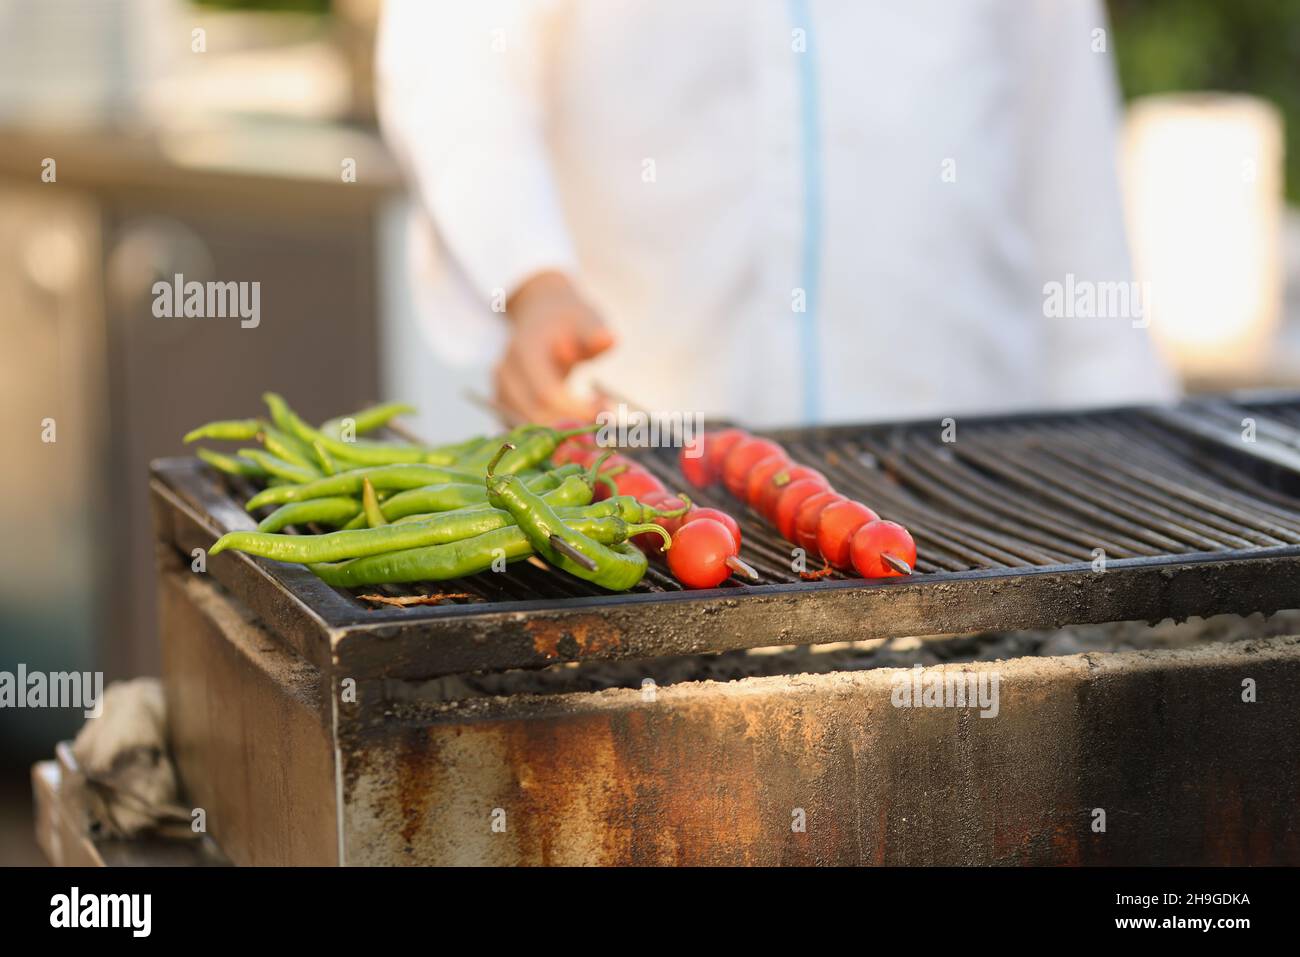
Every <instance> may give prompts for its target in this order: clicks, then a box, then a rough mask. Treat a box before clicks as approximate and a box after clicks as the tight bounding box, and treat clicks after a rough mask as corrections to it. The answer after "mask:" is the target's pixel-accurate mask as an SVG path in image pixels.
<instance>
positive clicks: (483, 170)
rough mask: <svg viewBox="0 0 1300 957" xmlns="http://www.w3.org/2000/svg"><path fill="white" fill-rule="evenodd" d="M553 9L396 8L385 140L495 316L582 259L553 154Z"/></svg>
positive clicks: (416, 0)
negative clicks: (549, 43) (549, 92)
mask: <svg viewBox="0 0 1300 957" xmlns="http://www.w3.org/2000/svg"><path fill="white" fill-rule="evenodd" d="M549 9H550V4H549V3H544V2H526V0H474V2H469V3H430V2H428V0H387V2H386V3H385V4H384V16H383V21H382V23H381V26H380V35H379V43H378V53H377V65H376V70H377V93H378V100H379V114H380V121H381V124H382V126H383V129H384V132H385V135H386V137H387V139H388V141H389V143H390V145H391V146H392V147H393V149H394V151H395V152H396V154H397V157H398V160H399V162H400V163H401V164H402V165H403V166H404V168H405V169H406V171H407V175H408V177H409V178H410V180H411V181H412V185H413V187H414V189H415V192H416V195H417V198H418V199H419V201H420V202H421V204H422V205H423V207H424V209H425V210H426V211H427V212H428V213H429V215H430V217H431V218H432V220H433V223H434V226H435V228H436V230H437V232H438V236H439V239H440V240H441V245H442V246H443V247H445V248H446V250H447V251H448V252H449V253H450V256H451V258H452V259H453V260H454V261H455V264H456V265H457V266H458V267H459V270H460V271H461V272H462V273H463V276H464V278H465V279H466V280H467V284H468V286H469V287H470V288H471V289H472V290H473V293H474V295H475V296H477V297H481V299H482V302H483V303H484V304H485V305H491V304H493V303H494V301H495V300H497V299H498V298H499V297H500V295H501V294H502V293H504V294H505V295H506V296H508V295H510V294H511V293H512V292H513V291H514V290H515V289H516V288H517V287H518V286H519V284H520V283H522V282H523V281H524V280H525V279H527V278H528V277H529V276H531V275H533V274H536V273H537V272H540V271H543V270H546V269H559V270H562V271H566V272H570V271H572V270H573V269H574V266H575V256H574V252H573V248H572V244H571V242H570V239H569V236H568V233H567V230H566V228H565V225H564V218H563V215H562V213H561V210H560V204H559V201H558V198H557V195H556V190H555V186H554V183H553V180H552V175H551V169H550V164H549V161H548V156H547V149H546V144H545V130H544V121H545V116H544V113H545V110H544V106H545V100H544V90H543V76H544V71H543V62H544V52H545V50H544V47H545V40H546V36H545V30H544V27H545V25H546V20H547V14H548V11H549Z"/></svg>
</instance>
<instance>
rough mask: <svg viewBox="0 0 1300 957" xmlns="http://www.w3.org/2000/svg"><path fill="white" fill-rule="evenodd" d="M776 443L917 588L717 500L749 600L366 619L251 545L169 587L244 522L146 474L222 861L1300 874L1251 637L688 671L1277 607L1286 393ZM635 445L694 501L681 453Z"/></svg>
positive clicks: (166, 617) (1286, 595) (164, 596)
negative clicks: (904, 700)
mask: <svg viewBox="0 0 1300 957" xmlns="http://www.w3.org/2000/svg"><path fill="white" fill-rule="evenodd" d="M772 435H773V437H774V438H776V439H778V440H779V441H780V442H782V444H784V445H785V446H786V448H787V449H788V450H789V451H790V453H791V454H792V455H793V456H794V457H796V458H798V459H799V460H801V461H803V462H806V463H808V464H811V465H815V466H817V467H818V468H820V469H822V470H823V471H825V472H826V473H827V475H828V476H829V477H830V478H831V479H832V481H833V482H834V483H835V484H836V486H837V487H839V488H840V489H841V490H842V491H844V492H846V493H848V494H850V495H853V496H856V497H859V498H861V499H863V500H864V501H867V502H869V503H871V504H872V505H873V506H874V507H876V508H878V510H879V511H881V512H882V513H883V514H885V515H887V516H889V517H894V518H898V519H900V520H902V521H903V522H905V523H906V524H907V525H908V526H909V527H910V528H911V529H912V531H913V533H914V534H915V537H916V538H917V540H918V544H919V547H920V560H919V562H918V572H919V573H918V574H916V575H913V576H911V577H910V578H907V579H891V580H888V581H880V582H864V581H861V580H859V579H854V578H844V577H842V576H838V575H837V576H832V577H831V578H829V579H826V580H819V581H811V582H808V581H801V580H800V579H799V578H798V576H797V575H795V574H794V573H793V571H792V570H791V562H790V558H791V556H790V546H789V545H788V544H787V543H785V542H782V541H780V540H779V539H778V538H776V536H775V535H774V533H773V532H772V530H771V529H770V528H769V527H768V526H767V525H766V523H764V522H762V521H761V520H759V519H757V518H756V517H755V516H752V515H748V514H746V513H744V511H743V509H742V508H741V507H740V505H739V504H738V503H737V502H735V501H733V500H731V499H730V498H729V497H728V496H727V495H726V493H725V492H716V491H709V492H706V493H703V494H701V495H700V496H699V498H700V500H701V501H703V502H704V503H706V504H709V505H717V506H721V507H723V508H725V509H727V510H728V511H730V512H732V513H733V514H735V515H736V516H737V517H738V518H740V520H741V523H742V526H743V529H744V535H745V548H744V553H745V556H746V558H747V559H748V560H749V561H750V562H751V563H752V564H753V565H754V566H755V567H756V568H757V569H758V571H759V574H760V576H761V578H760V581H759V582H758V583H757V584H753V585H738V584H732V585H729V586H728V587H725V588H719V589H716V590H713V591H696V592H690V591H682V590H680V589H679V588H677V586H676V585H675V584H674V583H673V581H672V580H671V579H669V578H668V577H667V576H666V575H665V574H663V573H662V571H661V570H656V571H652V572H651V574H650V575H649V576H648V577H647V579H646V581H645V582H644V583H643V584H642V586H641V587H640V588H638V589H637V590H636V591H635V592H632V593H629V594H623V595H608V594H603V593H597V592H594V591H593V590H591V589H589V588H588V587H587V586H585V585H584V584H583V583H581V582H578V581H575V580H573V579H571V578H569V577H567V576H564V575H561V574H559V573H556V572H552V571H549V570H547V569H546V568H544V567H532V566H527V565H524V566H520V565H516V566H513V567H512V570H511V571H510V573H509V574H506V575H480V576H477V577H475V578H473V579H470V580H465V581H456V582H446V583H443V584H442V585H441V586H440V587H441V588H442V589H444V590H445V591H448V592H467V593H470V594H471V595H472V596H473V597H472V598H471V599H470V600H467V601H463V602H456V603H451V604H448V605H446V606H435V607H413V608H389V607H384V608H380V609H373V610H372V609H370V608H368V607H366V606H365V605H364V603H362V602H360V601H358V597H357V595H355V594H353V593H350V592H346V591H336V590H334V589H332V588H329V587H327V586H325V585H323V584H321V583H320V582H319V581H318V580H317V579H316V578H315V577H314V576H313V575H312V574H311V573H310V572H308V571H307V570H306V569H305V568H302V567H301V566H297V565H286V564H279V563H276V562H269V561H264V560H261V559H254V558H250V557H247V556H244V555H241V554H238V553H223V554H221V555H218V556H216V557H215V558H214V559H212V560H211V561H210V562H209V564H208V567H207V571H208V573H209V574H206V575H196V574H193V573H192V571H191V566H190V562H191V554H192V552H193V550H194V549H196V548H206V547H207V546H209V545H210V544H211V543H212V541H213V539H214V537H215V536H216V535H218V534H220V533H222V532H224V531H227V530H231V529H236V528H248V527H250V526H251V525H252V519H251V518H250V517H249V516H248V515H247V514H246V513H245V512H244V510H243V508H242V503H243V502H244V501H246V500H247V497H248V495H249V494H250V493H251V491H252V489H251V488H250V487H247V486H241V485H238V484H226V483H225V481H224V480H222V479H220V478H218V477H217V476H215V475H214V474H213V473H211V472H210V471H208V470H206V469H204V468H202V467H200V466H199V465H198V463H197V462H195V461H193V460H183V459H175V460H169V461H164V462H159V463H157V464H156V465H155V467H154V475H153V479H152V489H153V501H154V505H155V516H156V534H157V538H158V541H159V545H160V548H159V594H160V612H161V629H160V632H161V635H162V640H163V649H162V650H163V672H164V682H165V686H166V688H167V707H168V723H169V726H170V733H171V739H172V741H171V744H172V751H173V753H174V755H175V757H176V762H177V767H178V772H179V775H180V778H181V781H182V782H183V784H184V787H185V790H186V793H187V798H188V800H190V801H191V802H193V805H194V806H196V807H203V808H205V809H206V810H207V812H208V822H209V827H210V831H211V833H212V835H213V836H214V838H215V839H216V841H217V843H218V844H219V845H220V847H221V848H222V850H223V851H224V852H225V853H226V854H227V855H228V856H229V857H230V859H231V860H232V861H234V862H236V863H240V864H280V863H287V864H335V863H339V864H385V865H387V864H401V863H425V864H457V863H459V864H466V863H489V864H492V863H494V864H510V863H528V864H545V863H563V864H593V863H597V864H662V863H685V864H742V863H751V864H783V863H798V864H813V863H831V864H863V863H901V864H971V863H981V864H988V863H1001V864H1006V863H1028V864H1049V863H1058V864H1059V863H1068V864H1103V863H1111V864H1156V863H1165V864H1206V863H1238V864H1243V863H1249V864H1294V863H1296V862H1298V861H1300V805H1297V804H1296V802H1295V801H1294V795H1295V794H1296V793H1297V789H1300V763H1297V762H1296V761H1295V760H1287V759H1286V756H1288V755H1294V754H1295V753H1297V748H1298V747H1300V711H1297V710H1296V709H1295V708H1294V707H1293V705H1292V703H1291V699H1290V697H1289V696H1288V695H1286V694H1279V693H1277V689H1279V688H1282V689H1285V688H1289V687H1294V686H1295V684H1296V681H1297V679H1298V677H1300V638H1298V637H1287V636H1282V637H1265V636H1263V635H1260V634H1258V633H1257V632H1255V631H1253V630H1252V627H1253V626H1249V625H1247V623H1246V622H1242V624H1243V625H1244V626H1246V627H1245V628H1244V629H1243V631H1244V633H1246V634H1248V635H1250V637H1248V638H1247V639H1246V640H1244V641H1238V642H1233V643H1226V642H1225V643H1214V642H1203V643H1200V644H1198V645H1197V646H1196V647H1192V648H1188V649H1180V650H1153V651H1146V650H1144V651H1139V652H1131V653H1126V652H1116V653H1112V654H1097V655H1074V656H1059V657H1056V656H1043V657H1032V658H1019V659H1012V660H1006V661H1003V660H998V661H985V660H975V661H968V662H966V663H963V664H959V663H956V662H947V663H944V664H937V665H931V666H929V667H922V666H921V665H920V664H919V663H915V666H914V668H911V669H906V670H903V669H899V668H897V667H867V668H864V669H863V670H854V668H852V667H846V668H833V669H831V670H829V671H827V670H825V669H822V673H809V671H808V670H807V669H803V670H801V669H802V664H801V662H802V661H804V660H806V659H807V658H811V657H813V656H814V652H813V651H811V650H806V651H805V650H801V651H800V652H799V655H800V656H801V657H800V658H799V659H798V660H796V661H793V662H792V663H791V664H788V665H778V667H776V668H775V670H764V671H762V672H755V671H753V670H750V671H747V672H745V673H744V674H742V676H740V677H732V678H729V679H727V680H721V681H711V680H701V679H707V678H710V677H715V676H716V675H717V672H715V671H712V670H711V669H710V666H711V665H714V664H720V663H722V662H724V661H741V660H743V661H747V662H751V663H752V662H754V661H756V660H759V659H762V660H765V661H773V660H774V659H775V657H776V656H759V655H750V654H739V653H737V654H720V653H723V652H733V651H734V652H739V651H740V650H741V649H747V648H756V647H759V646H771V645H821V644H824V643H827V642H833V641H837V640H842V639H844V640H855V639H867V638H873V637H874V638H883V637H888V636H902V635H934V634H952V633H961V634H969V633H972V632H979V631H986V630H989V631H1002V630H1006V629H1024V628H1051V627H1056V626H1063V625H1067V624H1083V623H1093V622H1112V621H1142V620H1155V619H1163V618H1166V617H1173V618H1178V619H1181V618H1186V617H1189V616H1192V615H1210V614H1213V613H1219V612H1238V613H1245V612H1255V611H1264V612H1269V611H1273V610H1276V609H1281V608H1297V607H1300V600H1297V599H1298V598H1300V463H1298V462H1297V456H1298V455H1300V444H1298V443H1297V439H1298V438H1300V398H1297V397H1286V396H1277V397H1258V396H1255V397H1233V398H1228V399H1199V400H1196V401H1192V402H1187V403H1184V404H1182V405H1180V406H1177V407H1174V408H1161V409H1121V410H1113V411H1102V412H1089V413H1074V414H1067V413H1061V414H1052V415H1034V416H1016V417H997V418H970V419H966V418H962V419H960V420H958V421H957V423H956V435H955V439H956V441H952V442H945V441H944V440H943V439H944V429H943V423H939V422H934V421H930V422H915V423H904V424H893V425H870V426H838V427H833V428H818V429H809V430H792V431H783V432H775V433H773V434H772ZM950 437H952V436H950ZM638 454H641V455H643V457H644V461H646V462H647V464H648V465H649V466H650V467H651V468H652V469H654V470H655V471H657V472H658V473H659V475H660V477H661V478H663V479H664V480H665V481H666V482H667V483H668V484H669V485H670V486H672V485H680V484H682V482H681V476H680V475H679V474H678V473H677V470H676V464H675V456H674V455H673V454H672V453H671V452H670V451H669V450H661V451H647V452H643V453H638ZM1102 559H1104V570H1099V569H1103V565H1102V563H1101V560H1102ZM214 580H215V582H216V583H217V584H218V585H220V586H221V587H219V588H218V587H214ZM403 590H406V591H421V590H423V588H421V587H417V588H412V589H392V591H393V592H394V593H401V592H402V591H403ZM1270 627H1273V628H1274V630H1275V631H1276V628H1277V627H1279V626H1277V625H1276V624H1275V623H1270ZM1261 630H1262V629H1261ZM955 643H957V642H954V641H953V640H941V641H936V642H927V643H925V644H926V645H931V646H948V645H952V644H955ZM906 644H907V643H898V645H899V647H900V648H902V647H903V646H904V645H906ZM917 644H920V643H917ZM855 647H859V648H860V647H861V646H855ZM842 650H845V651H847V650H848V649H842ZM792 654H793V653H792ZM902 654H906V652H902V651H900V655H902ZM816 656H817V657H819V658H830V657H832V656H831V655H825V654H817V655H816ZM918 657H919V654H918ZM975 657H982V656H975ZM893 663H894V664H895V665H897V664H899V663H905V662H900V661H899V660H898V659H897V658H896V659H895V660H894V662H893ZM755 674H760V675H761V676H754V675H755ZM981 675H982V676H983V677H984V678H986V679H988V680H990V681H991V680H993V678H995V677H996V678H997V679H998V680H999V681H1000V682H1001V683H1000V685H999V687H1000V688H1001V691H1000V696H999V704H998V709H997V715H996V720H987V721H986V720H982V717H981V716H979V715H977V713H976V712H975V711H974V710H973V709H970V708H961V707H951V708H930V707H921V708H917V707H900V706H899V705H898V702H897V701H896V700H895V691H896V682H898V681H899V680H900V679H905V680H906V681H908V682H911V681H913V680H916V681H920V680H922V679H923V678H924V679H925V680H931V679H937V678H947V677H954V676H955V677H957V678H960V679H962V680H966V679H967V678H971V679H974V678H977V677H979V676H981ZM1246 679H1249V682H1250V683H1251V684H1252V686H1253V685H1256V684H1257V685H1258V687H1259V689H1260V694H1259V697H1258V700H1257V701H1254V702H1252V703H1250V704H1246V703H1244V700H1243V698H1242V694H1243V685H1244V682H1245V681H1246ZM660 681H662V685H660V684H659V683H658V682H660ZM584 688H604V690H599V691H596V690H583V689H584ZM980 714H983V712H981V713H980ZM1096 808H1103V809H1109V810H1110V812H1111V817H1110V830H1109V832H1108V833H1098V832H1097V831H1095V830H1094V828H1093V823H1094V820H1093V809H1096ZM792 814H794V815H795V816H796V817H798V818H799V819H801V820H804V819H806V822H807V827H806V830H803V831H795V830H793V829H792V824H791V821H792Z"/></svg>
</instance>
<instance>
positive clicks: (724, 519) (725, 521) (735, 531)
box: [682, 508, 740, 552]
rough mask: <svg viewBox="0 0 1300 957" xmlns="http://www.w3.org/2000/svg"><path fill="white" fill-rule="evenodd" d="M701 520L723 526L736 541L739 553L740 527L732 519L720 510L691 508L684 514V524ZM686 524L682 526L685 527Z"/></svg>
mask: <svg viewBox="0 0 1300 957" xmlns="http://www.w3.org/2000/svg"><path fill="white" fill-rule="evenodd" d="M701 518H707V519H710V520H712V521H715V522H718V523H719V524H721V525H725V526H726V528H727V531H729V532H731V537H732V538H734V539H735V540H736V551H737V552H739V551H740V525H739V524H738V523H737V522H736V520H735V519H734V518H732V517H731V516H730V515H728V514H727V513H726V512H724V511H723V510H722V509H720V508H693V509H691V510H690V511H689V512H687V513H686V522H694V521H695V520H696V519H701ZM686 522H683V523H682V524H683V525H685V524H686Z"/></svg>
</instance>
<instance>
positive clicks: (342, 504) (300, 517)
mask: <svg viewBox="0 0 1300 957" xmlns="http://www.w3.org/2000/svg"><path fill="white" fill-rule="evenodd" d="M360 511H361V503H360V502H358V501H357V500H356V499H355V498H348V497H346V496H334V497H332V498H313V499H310V500H308V501H306V502H290V503H289V504H288V505H281V506H280V507H279V508H277V509H276V510H275V511H274V512H272V513H271V514H270V515H268V516H267V517H266V518H264V519H262V521H260V522H259V523H258V525H257V530H258V531H259V532H278V531H279V530H280V529H282V528H284V527H286V526H288V525H306V524H307V523H309V522H315V523H316V524H318V525H332V526H335V527H337V526H340V525H343V524H344V523H346V522H348V521H350V520H351V519H352V517H353V516H354V515H356V514H358V513H359V512H360Z"/></svg>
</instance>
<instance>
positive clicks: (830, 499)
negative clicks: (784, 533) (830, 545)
mask: <svg viewBox="0 0 1300 957" xmlns="http://www.w3.org/2000/svg"><path fill="white" fill-rule="evenodd" d="M843 501H845V498H844V496H843V495H841V494H840V493H839V492H833V491H831V490H830V489H827V490H825V491H822V492H818V493H817V494H816V495H813V496H811V497H809V498H807V499H805V500H804V503H803V504H802V505H801V506H799V511H798V512H797V513H796V514H795V520H794V543H795V544H796V545H798V546H799V547H800V548H802V549H803V550H804V551H805V552H807V553H808V554H809V555H812V556H817V555H820V554H821V553H820V552H819V551H817V520H818V519H819V518H821V515H822V509H824V508H825V507H826V506H828V505H830V504H832V503H834V502H843Z"/></svg>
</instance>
